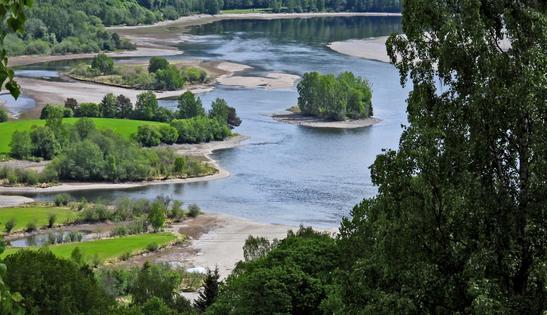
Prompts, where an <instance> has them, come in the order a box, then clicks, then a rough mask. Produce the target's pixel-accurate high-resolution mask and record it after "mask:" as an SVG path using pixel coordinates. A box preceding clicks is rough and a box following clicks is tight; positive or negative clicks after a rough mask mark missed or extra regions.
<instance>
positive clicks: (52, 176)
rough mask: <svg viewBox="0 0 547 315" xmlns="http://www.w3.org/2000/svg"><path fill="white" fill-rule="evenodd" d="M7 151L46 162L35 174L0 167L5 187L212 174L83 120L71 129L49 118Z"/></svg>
mask: <svg viewBox="0 0 547 315" xmlns="http://www.w3.org/2000/svg"><path fill="white" fill-rule="evenodd" d="M61 119H62V117H61ZM11 147H12V152H11V154H12V156H14V157H16V158H20V159H21V158H31V157H38V158H43V159H47V160H52V162H51V163H50V164H48V166H47V167H46V169H45V170H44V171H43V172H42V173H40V175H38V174H37V173H35V172H32V171H25V170H10V169H7V168H3V169H2V172H0V178H7V179H8V182H12V181H13V182H28V183H31V184H36V183H37V182H40V181H41V180H47V181H53V180H58V179H65V180H85V181H133V180H147V179H152V178H168V177H191V176H199V175H207V174H211V173H213V172H214V169H213V168H212V167H210V166H208V165H206V164H205V163H202V162H199V161H198V160H195V159H193V158H189V157H180V156H177V155H176V154H175V152H174V151H173V150H171V149H168V148H161V149H143V148H141V147H139V146H138V145H137V144H136V143H135V142H133V141H131V140H128V139H125V138H124V137H122V136H120V135H118V134H116V133H115V132H113V131H111V130H97V129H96V127H95V124H94V123H93V121H92V120H90V119H88V118H82V119H80V120H78V121H77V122H76V123H75V124H74V125H73V126H71V125H66V124H65V125H63V124H62V123H61V120H56V119H53V118H51V117H49V118H48V120H47V123H46V126H43V127H36V128H33V129H32V130H31V131H30V132H27V131H16V132H15V133H14V135H13V138H12V141H11ZM2 173H5V174H2Z"/></svg>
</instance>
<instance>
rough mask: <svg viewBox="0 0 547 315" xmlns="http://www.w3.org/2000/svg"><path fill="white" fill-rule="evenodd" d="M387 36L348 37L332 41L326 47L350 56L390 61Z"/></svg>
mask: <svg viewBox="0 0 547 315" xmlns="http://www.w3.org/2000/svg"><path fill="white" fill-rule="evenodd" d="M387 39H388V36H381V37H376V38H369V39H350V40H346V41H342V42H332V43H330V44H328V45H327V47H328V48H330V49H332V50H334V51H336V52H338V53H341V54H344V55H348V56H352V57H357V58H362V59H369V60H375V61H380V62H386V63H390V62H391V60H390V59H389V56H388V54H387V49H386V40H387Z"/></svg>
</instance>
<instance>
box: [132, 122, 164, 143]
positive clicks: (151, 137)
mask: <svg viewBox="0 0 547 315" xmlns="http://www.w3.org/2000/svg"><path fill="white" fill-rule="evenodd" d="M135 140H137V142H138V143H139V144H140V145H142V146H143V147H153V146H157V145H159V144H160V142H161V134H160V132H159V131H158V128H156V127H154V126H149V125H143V126H139V128H138V131H137V134H136V135H135Z"/></svg>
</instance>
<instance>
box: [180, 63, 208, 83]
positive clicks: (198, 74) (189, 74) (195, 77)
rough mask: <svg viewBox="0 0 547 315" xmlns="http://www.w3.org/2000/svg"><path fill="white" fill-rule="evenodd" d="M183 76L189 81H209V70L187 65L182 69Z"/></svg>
mask: <svg viewBox="0 0 547 315" xmlns="http://www.w3.org/2000/svg"><path fill="white" fill-rule="evenodd" d="M181 74H182V77H183V78H184V80H186V81H187V82H191V83H205V82H207V72H205V70H203V69H200V68H196V67H185V68H183V69H182V70H181Z"/></svg>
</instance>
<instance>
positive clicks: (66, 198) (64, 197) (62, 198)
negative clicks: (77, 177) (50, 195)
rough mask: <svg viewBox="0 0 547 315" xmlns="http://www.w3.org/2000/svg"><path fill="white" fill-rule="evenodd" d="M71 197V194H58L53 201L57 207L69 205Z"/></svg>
mask: <svg viewBox="0 0 547 315" xmlns="http://www.w3.org/2000/svg"><path fill="white" fill-rule="evenodd" d="M71 199H72V198H71V197H70V195H69V194H58V195H56V196H55V198H54V199H53V203H55V205H56V206H57V207H61V206H67V205H68V203H69V202H70V200H71Z"/></svg>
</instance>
